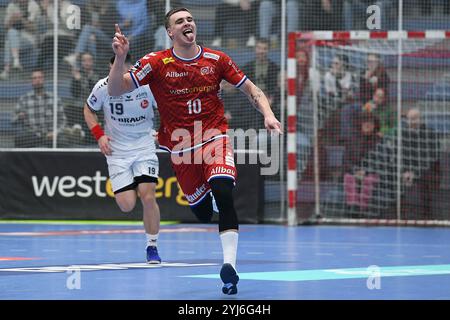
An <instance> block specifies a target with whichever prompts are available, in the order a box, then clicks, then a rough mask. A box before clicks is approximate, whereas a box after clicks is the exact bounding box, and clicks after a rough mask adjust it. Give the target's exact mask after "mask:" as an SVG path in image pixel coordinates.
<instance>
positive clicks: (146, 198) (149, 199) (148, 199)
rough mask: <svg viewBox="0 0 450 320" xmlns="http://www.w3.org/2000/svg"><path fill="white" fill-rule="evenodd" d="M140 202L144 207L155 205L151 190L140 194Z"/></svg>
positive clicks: (154, 197)
mask: <svg viewBox="0 0 450 320" xmlns="http://www.w3.org/2000/svg"><path fill="white" fill-rule="evenodd" d="M140 197H141V202H142V205H143V206H145V207H154V206H155V205H156V196H155V194H154V193H153V192H147V193H145V194H141V195H140Z"/></svg>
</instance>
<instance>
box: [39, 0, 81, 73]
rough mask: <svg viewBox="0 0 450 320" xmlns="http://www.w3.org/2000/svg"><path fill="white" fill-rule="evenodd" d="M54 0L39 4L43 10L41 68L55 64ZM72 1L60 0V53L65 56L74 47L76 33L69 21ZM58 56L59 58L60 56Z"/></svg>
mask: <svg viewBox="0 0 450 320" xmlns="http://www.w3.org/2000/svg"><path fill="white" fill-rule="evenodd" d="M53 4H54V1H52V0H40V1H39V6H40V7H41V10H42V21H41V23H40V26H39V29H40V32H39V42H40V50H39V57H38V62H37V63H38V66H39V68H43V69H45V68H47V67H49V66H50V65H51V64H53V53H54V49H53V41H54V38H55V36H54V32H55V31H54V24H55V21H56V19H55V16H54V9H53ZM71 5H72V3H71V2H70V1H67V0H58V9H59V13H58V17H56V18H57V20H58V21H57V22H58V30H57V34H58V54H59V56H61V57H62V56H63V55H64V54H66V53H68V52H69V50H70V48H71V47H72V43H73V42H74V41H75V33H74V32H73V30H70V29H69V24H68V21H69V20H70V19H71V14H72V11H71V10H70V6H71ZM59 56H58V58H59Z"/></svg>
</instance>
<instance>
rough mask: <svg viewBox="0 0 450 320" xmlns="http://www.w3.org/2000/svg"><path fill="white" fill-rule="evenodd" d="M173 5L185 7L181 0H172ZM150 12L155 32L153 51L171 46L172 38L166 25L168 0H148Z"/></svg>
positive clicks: (174, 6)
mask: <svg viewBox="0 0 450 320" xmlns="http://www.w3.org/2000/svg"><path fill="white" fill-rule="evenodd" d="M170 3H171V5H172V7H173V8H177V7H183V4H182V3H181V0H177V1H175V0H172V1H171V2H170ZM148 5H149V8H148V10H149V12H151V14H152V15H153V18H154V21H155V23H154V25H155V32H154V33H153V38H154V39H153V40H154V46H153V51H160V50H164V49H167V48H168V47H167V45H169V46H170V43H171V42H170V38H169V36H168V35H167V30H166V27H165V25H164V20H165V15H166V0H153V1H149V2H148Z"/></svg>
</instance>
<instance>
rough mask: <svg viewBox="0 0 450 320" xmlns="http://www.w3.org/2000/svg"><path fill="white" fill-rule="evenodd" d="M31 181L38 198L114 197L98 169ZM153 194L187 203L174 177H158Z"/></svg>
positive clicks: (184, 204)
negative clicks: (92, 173) (91, 174)
mask: <svg viewBox="0 0 450 320" xmlns="http://www.w3.org/2000/svg"><path fill="white" fill-rule="evenodd" d="M31 183H32V187H33V192H34V195H35V196H36V197H38V198H40V197H49V198H53V197H58V196H59V197H64V198H73V197H80V198H89V197H92V196H95V197H100V198H105V197H111V198H114V192H113V191H112V186H111V181H110V180H109V179H108V177H105V176H102V173H101V172H100V171H96V172H95V174H94V176H80V177H74V176H61V177H60V176H53V177H48V176H43V177H36V176H32V177H31ZM173 189H175V190H173ZM173 191H175V192H173ZM155 195H156V198H167V199H173V200H175V202H176V203H177V204H178V205H180V206H187V205H188V202H187V201H186V197H185V196H184V193H183V191H182V190H181V188H180V185H179V184H178V181H177V178H176V177H168V178H167V179H163V178H161V177H159V178H158V183H157V184H156V194H155Z"/></svg>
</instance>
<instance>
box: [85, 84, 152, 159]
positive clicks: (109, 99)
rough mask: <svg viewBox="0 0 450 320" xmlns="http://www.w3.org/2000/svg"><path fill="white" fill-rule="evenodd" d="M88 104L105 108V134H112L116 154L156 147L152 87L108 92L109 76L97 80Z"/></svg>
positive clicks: (92, 107) (94, 107) (94, 108)
mask: <svg viewBox="0 0 450 320" xmlns="http://www.w3.org/2000/svg"><path fill="white" fill-rule="evenodd" d="M87 105H88V107H89V108H90V109H91V110H92V111H94V112H99V111H101V110H103V112H104V118H105V134H106V135H107V136H109V137H111V141H110V144H111V148H112V151H113V155H112V156H113V157H116V156H118V157H126V156H132V155H134V154H136V152H138V151H144V150H148V151H151V152H154V151H155V141H154V138H153V136H152V131H153V118H154V112H153V108H157V104H156V101H155V98H154V97H153V93H152V91H151V90H150V87H149V86H148V85H147V86H142V87H139V88H137V89H136V90H134V91H132V92H129V93H126V94H123V95H121V96H117V97H113V96H110V95H109V94H108V78H104V79H101V80H100V81H98V82H97V84H96V85H95V87H94V89H93V90H92V92H91V94H90V95H89V98H88V99H87Z"/></svg>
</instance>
